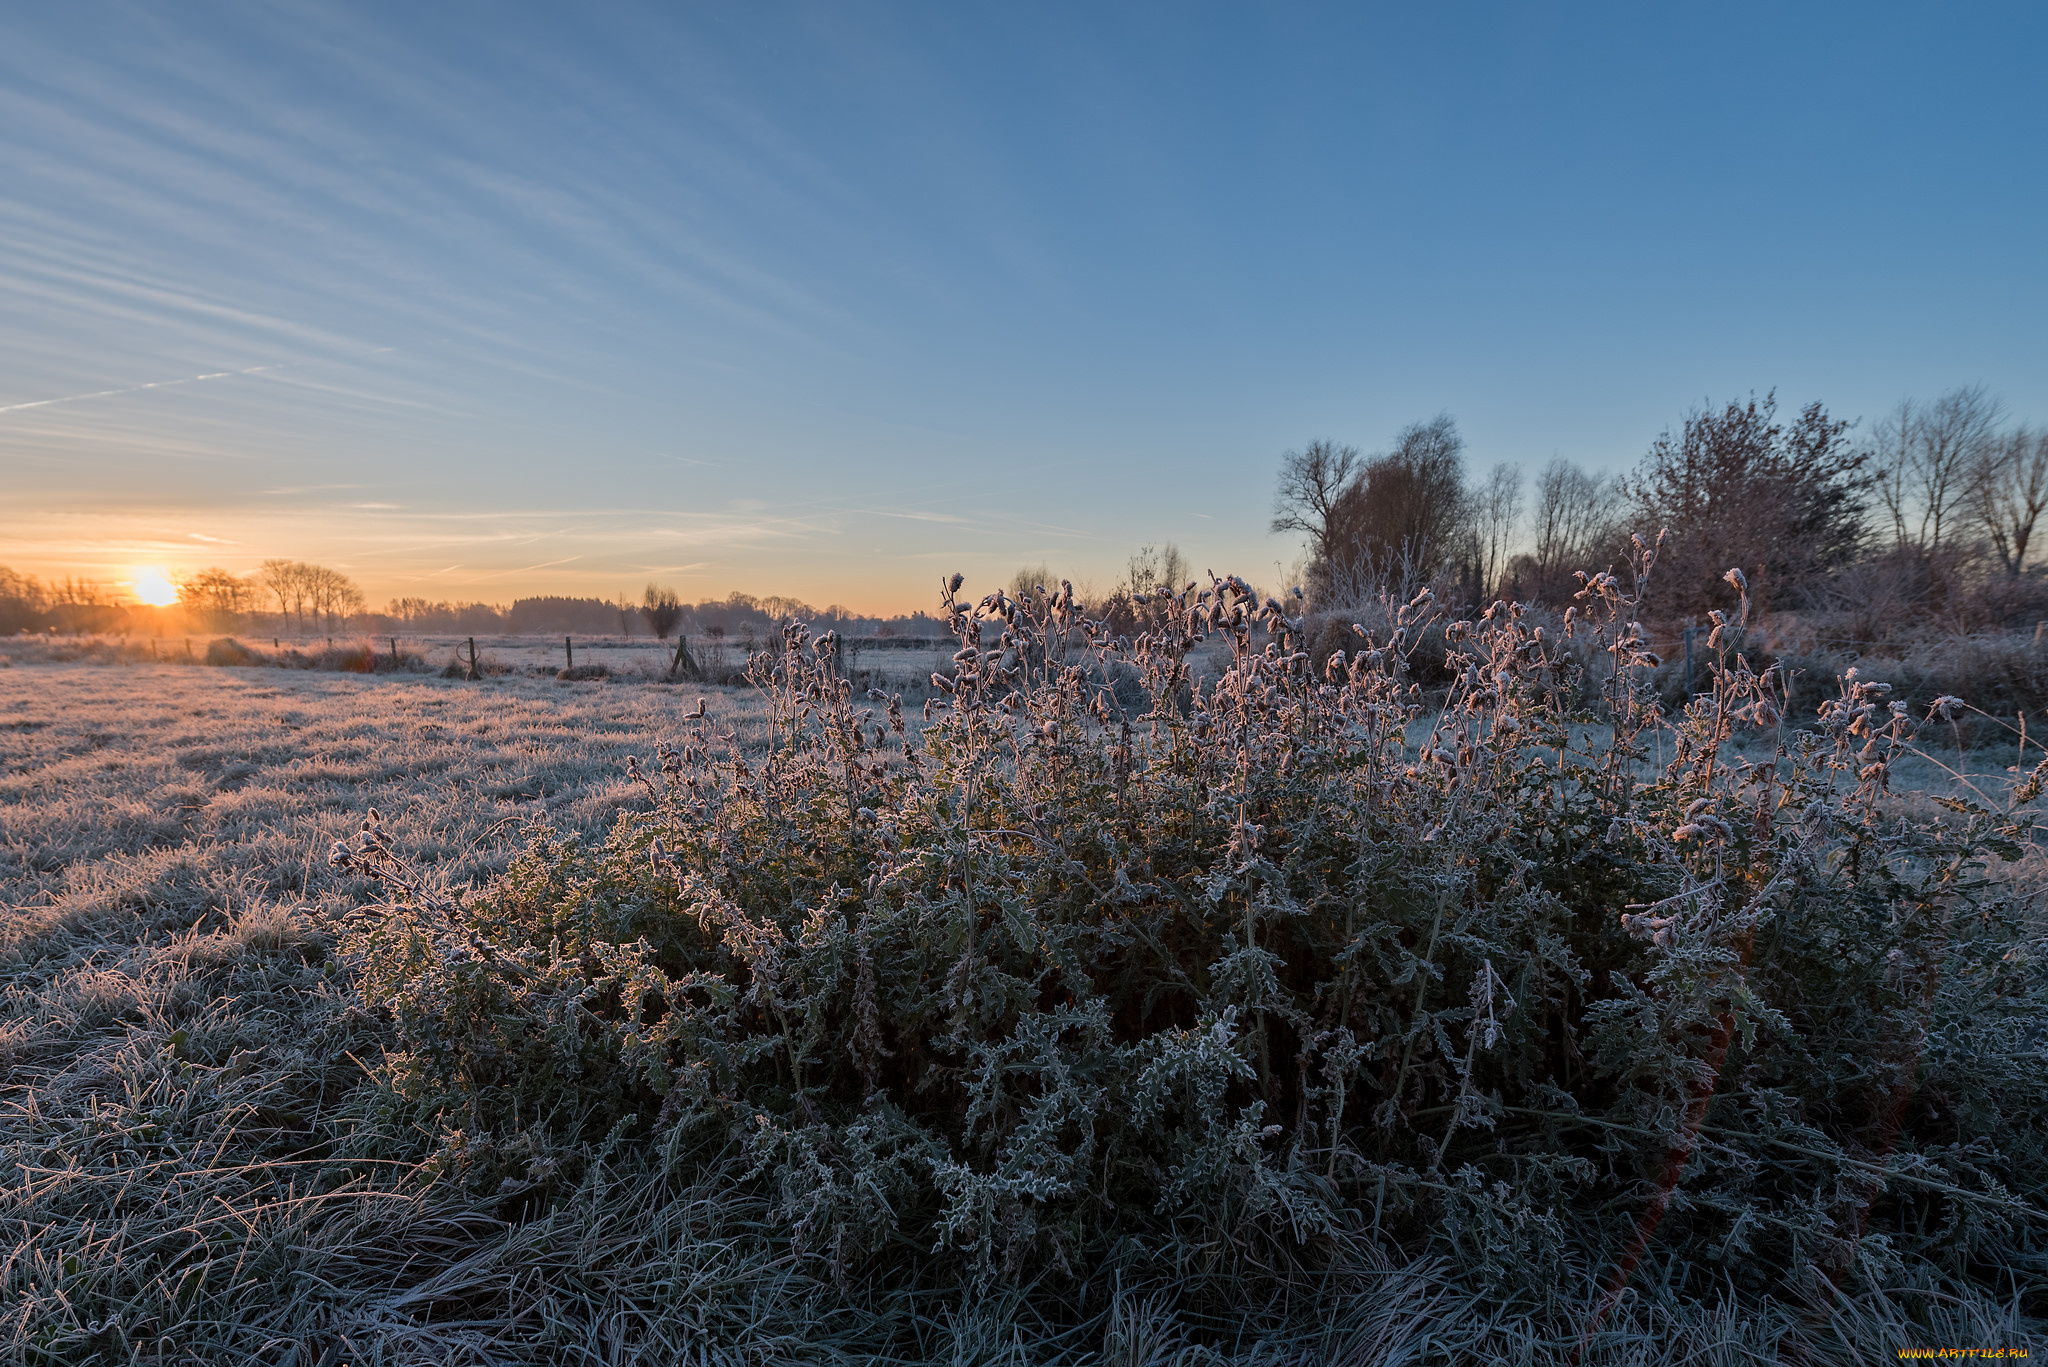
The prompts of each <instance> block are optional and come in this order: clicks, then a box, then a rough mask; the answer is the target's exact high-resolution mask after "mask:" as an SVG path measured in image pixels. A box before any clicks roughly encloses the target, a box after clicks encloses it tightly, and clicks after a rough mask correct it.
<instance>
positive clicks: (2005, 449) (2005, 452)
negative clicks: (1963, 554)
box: [1971, 427, 2048, 576]
mask: <svg viewBox="0 0 2048 1367" xmlns="http://www.w3.org/2000/svg"><path fill="white" fill-rule="evenodd" d="M1971 495H1972V499H1971V502H1972V511H1973V512H1974V513H1975V514H1976V516H1977V520H1978V522H1979V523H1980V524H1981V525H1982V527H1983V530H1984V535H1985V536H1986V537H1987V538H1988V539H1989V540H1990V542H1991V549H1992V551H1993V552H1994V553H1995V554H1996V555H1997V556H1998V563H1999V565H2000V567H2001V568H2003V569H2004V570H2005V572H2006V574H2007V575H2009V576H2017V575H2018V574H2019V573H2020V571H2021V570H2023V569H2025V568H2026V565H2027V552H2028V550H2029V549H2030V548H2031V547H2032V544H2033V540H2034V528H2035V526H2036V524H2038V523H2039V522H2040V520H2041V514H2042V513H2043V512H2044V511H2048V432H2030V431H2028V430H2027V429H2026V428H2024V427H2021V428H2018V429H2016V430H2014V431H2012V432H2010V433H2008V434H2006V436H2004V437H2003V438H2000V439H1996V440H1992V441H1987V442H1986V443H1984V446H1983V449H1982V451H1981V452H1980V453H1979V456H1978V461H1977V469H1976V471H1975V472H1974V474H1973V476H1972V479H1971Z"/></svg>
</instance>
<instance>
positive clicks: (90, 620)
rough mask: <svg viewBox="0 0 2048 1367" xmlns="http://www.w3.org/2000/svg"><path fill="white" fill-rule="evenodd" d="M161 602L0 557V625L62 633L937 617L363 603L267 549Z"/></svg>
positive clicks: (354, 591) (719, 624) (711, 633)
mask: <svg viewBox="0 0 2048 1367" xmlns="http://www.w3.org/2000/svg"><path fill="white" fill-rule="evenodd" d="M177 589H178V602H177V604H176V606H175V607H174V608H171V609H157V608H137V607H134V606H132V605H125V604H123V603H122V602H120V601H119V600H118V598H117V597H116V595H115V594H114V593H113V592H112V591H111V590H110V589H109V588H108V587H106V586H104V585H101V584H98V583H95V582H93V581H91V580H88V579H79V578H65V579H63V580H56V581H51V582H49V583H45V582H43V581H41V580H38V579H37V578H36V577H35V576H33V575H27V574H20V573H17V572H15V571H13V570H11V569H8V568H7V567H5V566H0V635H14V634H17V633H20V632H24V631H46V630H55V631H60V632H65V633H68V634H92V633H101V632H148V631H153V630H163V629H180V628H182V629H188V630H203V631H261V632H277V633H280V634H290V635H301V636H303V635H308V634H318V633H322V632H325V633H328V634H338V633H340V632H343V631H356V632H367V633H372V634H380V635H381V634H384V633H387V632H388V633H399V634H406V635H425V634H449V635H491V634H500V633H513V634H538V633H554V632H565V633H575V634H583V635H591V636H609V635H619V636H625V637H633V636H639V635H647V636H655V637H659V638H661V639H663V640H667V639H671V638H673V637H674V636H675V635H676V633H677V632H678V631H684V632H695V633H701V634H703V635H706V636H708V637H710V638H712V639H713V640H719V639H724V638H726V637H728V636H729V637H731V638H732V639H733V640H735V641H738V642H746V641H759V640H763V639H766V638H767V637H768V636H770V635H772V634H773V633H774V631H775V630H776V629H777V628H778V627H779V625H780V624H781V623H783V622H788V621H794V620H802V621H807V622H810V623H813V624H815V625H817V626H818V627H820V628H821V629H822V628H825V627H831V628H834V629H836V630H838V631H840V632H841V633H842V634H846V635H856V634H859V635H877V636H937V635H941V634H943V631H944V628H943V627H942V625H941V624H940V623H939V622H938V621H937V620H936V619H934V618H931V617H929V616H927V615H925V614H922V613H915V614H910V615H907V616H898V617H873V616H864V615H861V614H859V613H856V612H854V611H853V610H852V609H850V608H846V607H842V606H840V605H837V604H834V605H831V606H828V607H825V608H822V609H820V608H814V607H812V606H810V605H809V604H807V603H805V602H803V601H801V600H800V599H796V598H787V597H780V596H774V595H770V596H765V597H757V596H755V595H753V594H747V593H732V594H728V595H727V596H726V597H724V598H717V599H705V600H704V601H702V602H697V603H686V602H684V601H683V599H682V598H681V596H680V595H678V594H677V593H676V591H675V590H674V589H673V588H670V587H667V586H664V585H658V584H649V585H648V586H647V588H646V590H645V592H644V593H643V594H642V595H641V597H640V599H639V600H638V601H632V600H628V599H625V598H623V597H622V598H619V599H617V600H612V599H605V598H578V597H560V596H554V597H535V598H520V599H516V600H514V601H513V602H512V603H511V604H510V605H509V606H506V605H504V604H497V603H480V602H462V601H452V602H451V601H436V600H429V599H426V598H420V597H401V598H393V599H391V600H390V601H389V602H388V603H387V604H386V605H385V606H384V608H383V609H382V610H381V611H372V610H370V609H369V607H368V605H367V603H366V602H365V599H364V595H363V592H362V590H361V589H360V588H358V587H357V586H356V584H355V583H354V581H352V580H351V579H350V578H349V577H348V576H347V575H345V574H343V573H341V572H340V571H338V570H333V569H329V568H327V567H325V566H321V565H312V564H307V563H305V562H304V561H297V560H267V561H265V562H264V563H263V565H262V567H261V568H260V569H258V570H257V571H256V572H255V573H254V574H249V575H238V574H235V573H233V572H232V571H229V570H225V569H221V568H219V567H217V566H215V567H209V568H207V569H203V570H200V571H198V572H197V573H195V574H192V575H189V576H187V577H185V578H183V579H180V580H178V581H177Z"/></svg>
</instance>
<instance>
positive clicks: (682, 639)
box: [668, 631, 697, 679]
mask: <svg viewBox="0 0 2048 1367" xmlns="http://www.w3.org/2000/svg"><path fill="white" fill-rule="evenodd" d="M685 665H688V666H689V667H690V672H691V673H695V672H696V670H697V662H696V661H695V660H692V659H691V658H690V638H689V637H688V636H687V635H685V634H684V633H682V632H680V631H679V632H677V633H676V657H675V658H674V659H673V660H670V661H669V662H668V676H669V677H670V678H671V679H673V678H674V677H675V676H676V671H677V670H679V669H681V668H682V667H683V666H685Z"/></svg>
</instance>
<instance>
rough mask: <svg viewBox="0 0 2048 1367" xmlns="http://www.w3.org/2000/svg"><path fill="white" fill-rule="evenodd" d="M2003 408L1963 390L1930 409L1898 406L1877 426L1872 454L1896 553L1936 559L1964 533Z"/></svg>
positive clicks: (1909, 403)
mask: <svg viewBox="0 0 2048 1367" xmlns="http://www.w3.org/2000/svg"><path fill="white" fill-rule="evenodd" d="M2003 407H2004V406H2003V405H2002V404H2000V403H1999V402H1998V400H1996V399H1994V398H1992V397H1990V396H1989V395H1987V394H1986V393H1985V392H1984V387H1983V386H1982V385H1965V386H1964V387H1962V388H1960V389H1951V390H1950V391H1949V392H1948V393H1946V394H1944V395H1942V396H1941V397H1940V398H1938V399H1936V400H1935V401H1934V402H1933V403H1930V404H1918V403H1915V402H1914V401H1913V400H1911V399H1902V400H1900V402H1899V406H1898V407H1897V408H1895V409H1893V410H1892V411H1891V412H1890V413H1889V414H1887V415H1886V416H1885V417H1884V418H1883V419H1882V420H1881V421H1880V422H1879V423H1878V425H1877V427H1876V429H1875V430H1874V432H1873V433H1872V439H1873V448H1872V453H1871V454H1872V456H1873V457H1874V460H1873V465H1874V468H1875V471H1876V475H1877V492H1878V498H1879V499H1880V501H1881V502H1882V503H1883V504H1884V509H1885V512H1886V513H1887V514H1888V515H1889V517H1890V520H1891V524H1892V534H1893V537H1894V544H1895V545H1896V546H1898V547H1899V548H1901V549H1904V548H1907V547H1911V548H1913V549H1915V550H1921V551H1927V552H1930V553H1931V552H1935V551H1939V550H1941V549H1943V547H1944V544H1945V542H1948V541H1953V540H1954V539H1955V536H1956V534H1957V533H1958V532H1959V531H1961V530H1962V529H1963V527H1964V526H1966V525H1967V523H1968V521H1969V518H1968V516H1967V514H1968V513H1969V511H1970V505H1971V504H1972V503H1973V502H1976V501H1977V499H1976V497H1975V494H1974V490H1973V483H1974V481H1975V477H1976V476H1977V475H1978V474H1980V473H1981V471H1982V469H1983V465H1984V461H1985V456H1986V451H1987V448H1988V447H1989V446H1990V445H1991V444H1992V443H1993V442H1994V441H1996V440H1997V438H1996V436H1995V433H1996V431H1997V428H1998V419H1999V417H2000V415H2001V413H2002V411H2003ZM1980 517H1981V510H1980Z"/></svg>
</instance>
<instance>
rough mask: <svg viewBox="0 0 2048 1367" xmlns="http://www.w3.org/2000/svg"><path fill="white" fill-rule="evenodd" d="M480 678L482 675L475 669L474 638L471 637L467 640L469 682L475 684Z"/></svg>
mask: <svg viewBox="0 0 2048 1367" xmlns="http://www.w3.org/2000/svg"><path fill="white" fill-rule="evenodd" d="M482 678H483V675H482V674H480V673H479V672H477V667H476V637H474V636H472V637H470V638H469V681H470V682H471V683H476V682H477V681H478V680H480V679H482Z"/></svg>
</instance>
